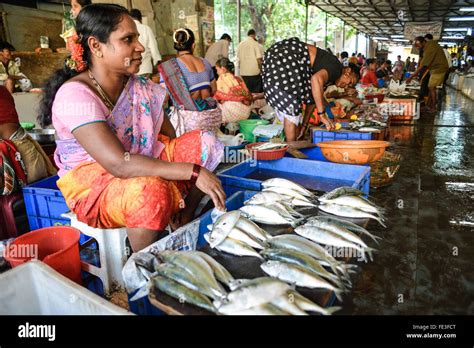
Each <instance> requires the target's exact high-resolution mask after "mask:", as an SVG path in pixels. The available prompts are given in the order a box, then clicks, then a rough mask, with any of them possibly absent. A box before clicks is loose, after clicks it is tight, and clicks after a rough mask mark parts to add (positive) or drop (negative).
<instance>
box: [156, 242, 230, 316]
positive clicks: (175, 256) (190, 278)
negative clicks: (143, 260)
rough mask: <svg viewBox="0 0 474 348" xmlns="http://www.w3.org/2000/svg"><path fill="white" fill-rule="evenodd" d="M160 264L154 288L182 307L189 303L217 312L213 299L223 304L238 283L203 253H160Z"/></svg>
mask: <svg viewBox="0 0 474 348" xmlns="http://www.w3.org/2000/svg"><path fill="white" fill-rule="evenodd" d="M159 259H160V261H161V263H159V264H158V265H157V266H155V269H154V271H155V273H154V274H153V275H152V276H151V281H152V284H153V285H154V286H155V287H156V288H157V289H159V290H160V291H162V292H164V293H165V294H167V295H169V296H171V297H174V298H176V299H178V300H179V301H180V302H183V303H190V304H193V305H195V306H198V307H201V308H204V309H206V310H208V311H210V312H216V308H215V306H214V304H213V303H212V302H211V300H210V299H213V300H221V299H222V298H225V297H226V296H227V291H226V290H225V289H224V287H223V286H222V285H225V286H226V287H227V288H228V289H229V290H232V289H234V288H236V286H237V285H238V283H236V281H235V279H234V278H233V277H232V275H231V274H230V273H229V272H228V271H227V270H226V269H225V268H224V267H223V266H222V265H221V264H220V263H218V262H217V261H216V260H214V259H213V258H212V257H211V256H209V255H207V254H205V253H203V252H200V251H170V250H165V251H162V252H160V253H159Z"/></svg>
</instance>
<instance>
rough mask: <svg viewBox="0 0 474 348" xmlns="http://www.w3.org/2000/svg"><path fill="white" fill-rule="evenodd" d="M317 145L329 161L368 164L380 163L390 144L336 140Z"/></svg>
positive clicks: (384, 142) (374, 141)
mask: <svg viewBox="0 0 474 348" xmlns="http://www.w3.org/2000/svg"><path fill="white" fill-rule="evenodd" d="M317 145H318V146H319V147H320V148H321V152H322V153H323V156H324V157H325V158H326V159H327V160H328V161H331V162H335V163H343V164H366V163H370V162H375V161H378V160H379V159H380V158H381V157H382V155H383V153H384V152H385V148H386V147H388V146H390V143H389V142H388V141H380V140H335V141H323V142H320V143H318V144H317Z"/></svg>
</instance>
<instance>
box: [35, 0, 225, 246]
mask: <svg viewBox="0 0 474 348" xmlns="http://www.w3.org/2000/svg"><path fill="white" fill-rule="evenodd" d="M76 31H77V34H78V36H76V37H75V38H74V40H73V41H74V42H75V46H73V47H71V52H72V57H71V58H70V59H68V60H67V61H66V63H65V66H64V68H63V69H61V70H58V71H57V72H56V73H55V74H54V75H53V76H52V77H51V79H50V80H49V82H48V83H47V86H46V89H45V93H44V99H43V100H42V104H41V107H40V112H39V117H38V119H39V120H40V122H41V124H42V126H46V125H49V124H51V123H52V124H53V125H54V127H55V129H56V131H57V136H58V140H57V141H56V143H57V149H56V153H55V161H56V164H57V165H58V167H59V176H60V179H59V180H58V181H57V185H58V187H59V188H60V190H61V192H62V193H63V195H64V198H65V200H66V203H67V205H68V206H69V208H70V209H71V211H73V212H74V213H75V214H76V215H77V218H78V220H79V221H82V222H84V223H86V224H88V225H89V226H91V227H95V228H106V229H108V228H119V227H127V234H128V238H129V241H130V244H131V247H132V249H133V251H138V250H140V249H142V248H144V247H146V246H148V245H150V244H151V243H153V242H155V241H156V240H157V239H159V237H160V235H162V234H163V232H164V230H165V228H166V227H167V225H168V224H169V223H170V222H171V221H173V222H174V227H179V226H181V225H183V224H184V223H187V222H188V221H190V220H191V219H192V218H193V215H194V211H195V209H196V208H197V206H198V204H199V201H200V198H201V197H202V192H204V193H205V194H208V195H210V196H211V198H212V200H213V202H214V205H215V206H216V207H217V208H218V209H221V210H223V209H224V208H225V194H224V191H223V189H222V186H221V183H220V181H219V179H218V178H217V177H216V176H215V175H214V174H213V173H212V171H213V170H214V169H215V168H216V167H217V165H218V164H219V162H220V160H221V158H222V155H223V145H222V143H220V142H219V141H218V140H217V139H216V137H215V136H214V135H213V134H211V133H210V132H206V131H201V130H195V131H192V132H189V133H186V134H184V135H182V136H181V137H179V138H176V136H175V130H174V129H173V127H172V126H171V123H170V121H169V119H168V117H166V116H165V113H164V110H163V104H164V100H165V97H166V91H165V90H164V89H163V88H162V87H161V86H160V85H158V84H156V83H153V82H151V81H150V80H149V79H146V78H143V77H137V76H136V75H135V74H136V73H137V71H138V70H139V67H140V64H141V54H142V52H143V50H144V48H143V46H142V45H141V44H140V42H139V41H138V30H137V27H136V25H135V22H134V21H133V19H132V18H131V17H130V16H129V14H128V11H127V9H126V8H124V7H122V6H118V5H112V4H92V5H88V6H86V7H84V8H83V9H82V10H81V12H80V13H79V16H78V17H77V21H76ZM124 62H125V64H124ZM201 191H202V192H201ZM172 217H174V218H173V220H172Z"/></svg>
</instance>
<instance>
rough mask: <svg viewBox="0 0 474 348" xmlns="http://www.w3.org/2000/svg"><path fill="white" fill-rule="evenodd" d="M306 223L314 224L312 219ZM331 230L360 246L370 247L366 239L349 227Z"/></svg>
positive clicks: (308, 224)
mask: <svg viewBox="0 0 474 348" xmlns="http://www.w3.org/2000/svg"><path fill="white" fill-rule="evenodd" d="M313 221H314V220H313ZM305 225H306V226H314V225H313V223H312V222H311V221H310V222H307V223H306V224H305ZM317 226H318V227H319V226H320V224H318V225H317ZM330 231H332V232H334V233H336V234H337V235H339V236H341V237H342V238H344V239H347V240H348V241H350V242H352V243H355V244H358V245H360V246H361V247H363V248H366V249H368V248H369V247H368V246H367V244H365V243H364V241H363V240H362V239H360V238H359V236H357V235H356V234H354V233H352V232H351V231H349V230H348V229H345V228H342V227H339V228H333V229H332V230H330Z"/></svg>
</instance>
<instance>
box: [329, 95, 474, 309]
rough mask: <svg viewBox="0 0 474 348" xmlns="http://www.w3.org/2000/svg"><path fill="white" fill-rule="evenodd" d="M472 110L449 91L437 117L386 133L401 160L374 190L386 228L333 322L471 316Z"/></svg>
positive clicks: (473, 266) (472, 106)
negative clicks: (361, 317)
mask: <svg viewBox="0 0 474 348" xmlns="http://www.w3.org/2000/svg"><path fill="white" fill-rule="evenodd" d="M473 131H474V102H473V101H471V100H469V99H468V98H466V97H464V96H462V95H461V94H460V93H458V92H456V91H454V90H453V89H451V88H448V89H447V91H446V96H445V98H444V103H443V105H442V109H441V111H440V112H439V113H437V114H436V115H434V116H433V115H424V114H422V115H421V118H420V120H418V121H417V122H416V124H415V125H413V126H396V127H392V129H391V141H392V143H393V144H394V146H393V147H392V148H391V149H390V150H391V151H392V152H395V153H399V154H401V155H402V156H403V157H404V159H403V161H402V165H401V169H400V171H399V173H398V174H397V177H396V178H395V182H394V184H392V185H391V186H389V187H387V188H383V189H379V190H373V191H371V195H372V196H373V198H374V200H375V201H376V202H377V203H379V204H380V205H382V206H384V207H385V208H386V209H387V220H388V228H387V229H383V228H381V227H380V226H379V225H378V224H377V223H374V222H371V223H370V224H369V230H370V231H371V232H374V233H375V234H377V235H379V236H382V237H383V238H384V239H383V240H382V241H381V243H380V245H379V246H378V248H377V249H378V251H377V252H376V253H375V255H374V261H373V262H371V263H368V264H364V265H362V270H361V272H358V274H357V275H356V276H355V278H354V281H355V282H354V288H353V291H352V292H351V293H349V294H348V295H347V296H346V298H345V301H344V304H343V310H342V311H340V312H338V314H418V315H427V314H471V315H472V314H474V247H473V246H474V209H473V206H474V204H473V199H474V171H473V169H474V133H473Z"/></svg>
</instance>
